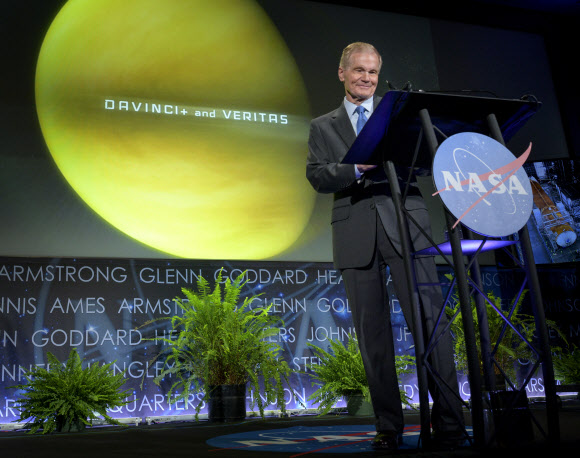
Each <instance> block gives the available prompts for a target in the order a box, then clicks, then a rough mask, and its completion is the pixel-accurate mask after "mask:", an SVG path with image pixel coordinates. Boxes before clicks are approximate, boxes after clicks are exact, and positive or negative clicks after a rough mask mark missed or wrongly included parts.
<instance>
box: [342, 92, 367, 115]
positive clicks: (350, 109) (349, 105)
mask: <svg viewBox="0 0 580 458" xmlns="http://www.w3.org/2000/svg"><path fill="white" fill-rule="evenodd" d="M361 105H362V106H363V107H365V110H367V112H368V113H371V114H372V112H373V107H374V97H369V98H368V99H366V100H365V101H364V102H362V103H361ZM357 106H358V105H357V104H356V103H352V102H351V101H349V100H347V98H346V97H345V98H344V107H345V108H346V112H347V113H348V115H349V116H352V114H353V113H354V110H356V107H357Z"/></svg>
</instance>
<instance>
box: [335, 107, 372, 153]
mask: <svg viewBox="0 0 580 458" xmlns="http://www.w3.org/2000/svg"><path fill="white" fill-rule="evenodd" d="M380 101H381V97H375V98H374V100H373V107H374V108H377V105H378V104H379V102H380ZM332 127H333V128H334V130H335V131H336V133H337V134H338V136H339V137H340V138H342V141H343V142H344V144H345V145H346V147H347V149H350V147H351V146H352V144H353V143H354V141H355V140H356V134H355V132H354V129H353V128H352V123H351V122H350V118H349V116H348V113H347V112H346V108H344V103H343V104H342V105H340V107H339V108H338V109H337V110H336V111H335V115H334V116H333V122H332Z"/></svg>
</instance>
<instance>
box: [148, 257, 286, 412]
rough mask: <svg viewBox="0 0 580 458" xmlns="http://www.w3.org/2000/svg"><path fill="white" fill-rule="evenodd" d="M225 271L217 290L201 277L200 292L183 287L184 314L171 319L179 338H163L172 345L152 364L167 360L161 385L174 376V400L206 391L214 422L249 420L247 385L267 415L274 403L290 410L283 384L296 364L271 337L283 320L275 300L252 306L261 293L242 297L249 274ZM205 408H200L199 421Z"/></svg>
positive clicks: (171, 395)
mask: <svg viewBox="0 0 580 458" xmlns="http://www.w3.org/2000/svg"><path fill="white" fill-rule="evenodd" d="M222 270H223V269H222ZM222 270H220V271H219V273H218V275H217V278H216V281H215V286H214V287H213V288H211V287H210V285H209V282H208V281H207V280H206V279H204V278H203V277H202V276H200V277H199V279H198V282H197V291H195V290H193V289H188V288H182V292H183V294H184V296H185V297H183V298H179V297H178V298H176V299H175V302H176V303H177V305H178V306H179V308H180V313H179V314H177V315H175V316H173V317H168V318H167V319H169V320H170V323H171V328H172V330H173V334H174V335H175V336H176V338H173V339H169V338H167V339H161V340H162V341H163V342H165V343H166V344H167V346H166V348H165V349H164V350H162V351H160V352H159V353H158V354H157V355H156V356H155V358H154V359H153V360H152V361H151V363H153V362H154V361H156V360H159V359H163V360H165V362H166V363H167V364H166V365H165V367H166V369H165V370H163V371H162V372H161V373H160V374H159V375H158V376H157V377H156V378H155V379H154V382H155V383H156V384H158V385H160V384H161V383H162V382H163V380H165V379H166V378H169V377H171V378H172V380H173V383H172V384H171V387H170V389H169V392H168V395H169V398H170V399H171V402H177V401H178V400H181V399H188V397H189V395H190V393H198V392H201V391H203V393H204V395H203V399H202V401H205V402H208V407H209V414H208V416H209V419H210V420H211V421H236V420H241V419H243V418H244V417H245V416H246V408H245V407H246V387H247V385H249V387H250V388H251V389H252V390H253V391H254V393H255V396H253V398H252V400H251V404H250V407H251V408H252V409H253V408H254V407H255V406H256V404H257V406H258V408H259V411H260V415H261V416H262V417H263V416H264V407H266V406H268V405H269V404H272V403H275V404H276V405H277V407H278V408H279V409H280V410H281V411H282V412H285V410H286V409H285V402H284V387H283V383H284V382H288V376H289V374H290V368H289V367H288V364H287V363H286V361H284V360H283V359H282V358H281V355H280V353H281V350H282V349H281V347H280V346H279V344H278V343H276V342H272V341H269V339H268V338H269V337H271V336H275V335H277V334H278V327H277V326H278V325H279V324H281V320H280V319H279V318H278V317H276V316H274V315H272V314H271V313H270V312H271V307H272V304H270V305H268V306H256V305H255V304H252V301H253V300H254V299H255V298H256V297H257V295H252V296H250V297H246V298H244V299H243V301H242V300H241V299H240V295H241V290H242V288H243V286H244V285H245V281H244V276H245V272H242V273H241V274H240V275H239V276H238V277H237V278H236V279H235V280H234V281H231V280H230V279H229V278H226V279H225V281H224V280H223V277H222ZM161 319H162V320H163V319H165V318H161ZM154 321H157V320H154ZM150 323H151V322H149V323H146V325H147V324H150ZM151 340H153V339H151ZM228 401H233V402H237V405H233V406H230V405H229V404H228ZM201 406H202V403H201V402H200V403H198V404H197V406H196V419H197V418H198V414H199V412H200V409H201Z"/></svg>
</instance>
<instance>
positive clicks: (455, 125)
mask: <svg viewBox="0 0 580 458" xmlns="http://www.w3.org/2000/svg"><path fill="white" fill-rule="evenodd" d="M539 107H540V104H539V103H538V102H537V101H524V100H511V99H497V98H486V97H472V96H464V95H449V94H438V93H425V92H405V91H390V92H387V93H386V94H385V96H384V97H383V99H382V100H381V102H380V104H379V105H378V106H377V108H376V109H375V111H374V113H373V115H372V116H371V117H370V118H369V120H368V122H367V123H366V125H365V127H364V128H363V130H362V131H361V133H360V134H359V136H358V137H357V139H356V141H355V142H354V144H353V145H352V147H351V149H350V150H349V152H348V154H347V155H346V157H345V158H344V160H343V163H349V164H376V165H383V168H384V172H385V173H386V176H387V178H388V180H389V184H390V188H391V193H392V196H393V202H394V204H395V209H396V211H397V217H398V227H399V231H400V237H401V241H402V246H403V253H402V254H403V257H404V261H405V269H406V272H407V278H408V279H409V281H408V284H407V285H406V286H407V288H408V290H409V293H410V297H412V298H413V303H412V304H411V305H412V310H413V321H414V324H415V329H418V330H419V329H423V327H422V323H421V320H420V316H421V315H420V309H419V295H418V293H417V285H416V284H415V280H414V278H415V276H414V272H413V263H412V262H411V259H412V256H414V255H418V254H424V253H411V243H410V237H409V226H408V224H409V223H412V224H416V223H415V222H414V221H413V219H412V218H411V217H410V215H408V214H407V212H406V210H405V208H404V205H403V201H404V199H405V197H406V196H405V194H406V190H405V192H404V193H403V194H402V193H401V189H400V186H399V180H398V178H397V172H396V168H395V167H398V168H400V167H406V168H409V170H410V171H411V172H412V170H413V168H415V167H420V168H423V169H431V165H432V161H433V158H434V156H435V152H436V151H437V148H438V146H439V142H438V139H437V135H439V136H440V137H442V138H446V137H449V136H451V135H454V134H457V133H460V132H476V133H481V134H484V135H488V136H490V137H491V138H493V139H495V140H496V141H498V142H500V143H502V144H505V143H504V142H505V140H507V139H509V138H511V137H512V136H513V134H514V133H515V132H517V130H518V129H519V128H520V127H521V126H522V125H523V124H524V123H525V122H526V121H527V120H528V119H529V118H530V117H531V116H532V115H533V114H534V113H535V112H536V111H537V110H538V109H539ZM411 172H410V174H409V179H410V178H411ZM445 213H446V221H447V229H448V231H449V244H450V247H451V250H450V251H451V254H452V262H451V261H450V260H449V259H448V258H447V257H446V254H445V253H444V252H443V251H442V250H441V249H440V247H437V246H435V243H434V242H433V241H432V240H431V239H430V238H429V236H428V235H427V234H424V235H425V236H426V237H427V238H428V239H429V240H431V242H432V244H433V245H434V247H433V248H432V250H436V251H437V252H438V253H439V254H441V255H443V256H444V259H445V260H446V261H447V262H448V263H449V264H450V265H451V266H452V267H453V270H454V277H455V279H454V281H456V284H457V289H458V295H459V303H460V309H461V313H462V316H463V317H464V318H463V327H464V333H465V341H466V352H467V363H468V372H469V374H468V376H469V384H470V390H471V415H472V422H473V443H474V444H475V445H476V446H486V445H489V444H490V443H491V439H493V437H491V438H490V437H489V435H488V434H487V433H486V428H485V426H486V425H485V421H484V406H483V390H482V379H481V375H480V362H479V358H478V354H477V346H476V344H477V343H476V341H475V328H474V323H473V320H471V319H467V317H471V316H472V312H471V295H470V285H471V288H473V290H474V291H476V292H477V293H478V294H476V295H477V296H482V295H483V294H484V293H483V291H482V288H481V278H480V274H479V265H478V263H477V254H478V253H479V252H481V251H482V250H484V247H485V246H486V243H487V241H488V240H487V237H484V240H483V241H481V243H480V245H479V248H478V249H477V250H476V251H475V254H473V253H468V252H466V251H465V250H464V249H463V248H462V240H461V238H460V235H459V225H458V226H457V227H455V228H454V224H455V222H456V220H455V218H454V217H453V216H452V214H451V213H450V212H449V211H446V212H445ZM405 216H406V217H405ZM419 229H420V230H422V228H420V227H419ZM463 231H464V232H467V233H468V236H469V238H471V239H473V236H472V235H471V233H470V232H469V231H468V230H467V228H464V230H463ZM484 235H485V234H484ZM512 238H514V237H512ZM516 239H517V240H512V241H506V242H505V243H503V245H504V246H505V245H510V244H515V243H519V244H520V245H521V251H522V253H523V263H521V262H518V260H517V259H515V258H514V261H515V263H516V264H519V266H520V267H521V268H522V269H524V270H525V273H526V276H525V277H526V278H525V280H524V282H527V283H528V287H529V288H530V291H531V299H532V308H533V312H534V317H535V322H536V329H537V330H538V333H539V338H538V350H537V351H536V355H537V357H538V362H537V363H536V365H535V366H534V369H533V370H534V371H535V370H536V369H537V368H538V365H539V364H540V363H541V365H542V369H543V374H544V381H545V389H546V409H547V417H548V439H549V440H551V441H557V440H559V423H558V413H557V403H556V399H557V398H556V391H555V383H554V372H553V367H552V360H551V354H550V348H549V344H548V331H547V328H546V322H545V315H544V309H543V304H542V299H541V294H540V287H539V282H538V277H537V272H536V270H535V264H534V260H533V253H532V249H531V244H530V240H529V235H528V232H527V227H526V226H525V225H524V227H523V228H522V229H521V230H520V231H519V233H518V234H517V237H516ZM470 242H473V240H470ZM466 255H469V265H466V263H465V261H464V256H466ZM468 271H469V272H470V273H471V275H468ZM475 302H476V309H477V314H478V322H479V326H480V328H479V330H480V336H481V338H480V345H481V354H482V359H483V375H484V379H485V387H486V390H487V391H494V390H495V384H494V380H493V376H492V375H493V369H492V364H493V352H492V350H491V348H490V342H489V330H488V328H487V315H486V313H487V312H486V310H485V305H484V303H483V299H482V298H481V297H479V298H478V299H477V300H476V301H475ZM496 310H497V309H496ZM497 312H498V313H500V315H501V316H502V318H503V319H504V320H505V322H506V324H505V326H510V321H509V317H506V316H505V315H503V314H502V313H501V311H499V310H497ZM443 313H444V307H442V309H441V314H440V318H441V316H442V314H443ZM436 331H437V330H436ZM436 331H434V334H435V333H436ZM446 331H447V330H446V329H445V330H443V332H446ZM416 334H417V335H415V336H413V338H414V343H415V355H416V362H417V377H418V385H419V401H420V414H421V440H422V443H423V446H427V447H428V445H429V443H430V416H429V415H430V414H429V403H428V399H429V398H428V390H427V371H430V372H431V373H432V374H433V371H432V369H431V368H430V366H429V364H428V362H427V356H428V354H429V352H430V351H432V349H433V346H434V345H436V340H437V339H433V336H430V337H429V341H428V342H427V344H426V343H425V341H424V338H423V334H422V333H420V332H418V333H416ZM528 344H529V343H528ZM434 375H435V376H436V374H434ZM530 378H531V375H530V376H529V377H528V378H527V379H526V381H525V383H524V386H523V387H522V388H521V389H519V391H516V393H517V395H516V396H515V397H514V399H513V405H512V406H511V407H512V408H513V407H514V406H515V405H516V404H517V402H518V398H519V397H520V396H523V397H524V398H525V387H526V385H527V383H528V382H529V380H530ZM512 388H513V389H514V390H516V389H515V387H514V386H513V385H512ZM470 440H471V439H470Z"/></svg>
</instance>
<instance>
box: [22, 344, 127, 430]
mask: <svg viewBox="0 0 580 458" xmlns="http://www.w3.org/2000/svg"><path fill="white" fill-rule="evenodd" d="M47 360H48V366H47V368H43V367H35V368H33V369H32V370H30V371H27V372H26V373H25V375H24V377H25V378H26V380H27V383H25V384H20V385H15V386H14V387H12V388H18V389H20V390H23V394H22V397H21V399H19V400H18V402H17V404H16V405H17V408H18V409H19V411H20V417H19V418H18V419H17V420H14V421H16V422H23V421H25V422H26V427H27V428H28V427H30V433H32V434H33V433H36V432H37V431H38V430H39V429H41V428H42V432H43V434H46V433H50V432H52V431H54V430H55V429H56V430H62V431H65V432H67V431H72V430H74V429H75V425H76V427H77V428H78V427H84V425H89V424H90V423H89V422H88V419H89V418H93V417H95V414H98V415H101V416H102V417H103V418H104V419H105V420H106V421H107V422H109V423H111V424H115V425H119V424H120V423H119V422H118V421H117V420H115V419H114V418H111V417H110V416H109V415H108V414H107V411H108V410H109V409H112V408H114V407H120V406H124V405H126V404H127V403H128V402H129V401H126V400H125V399H126V398H127V397H128V396H130V395H131V394H132V392H131V391H129V390H125V391H120V388H121V386H122V385H123V384H124V383H125V379H124V375H123V373H118V374H114V373H113V370H112V369H111V365H112V364H113V363H109V364H104V365H98V364H91V365H88V366H87V367H86V368H85V369H83V367H82V366H83V360H81V358H80V356H79V354H78V353H77V351H76V349H75V348H73V349H72V350H71V352H70V353H69V356H68V359H67V361H66V364H64V365H63V364H61V363H60V362H59V361H58V359H57V358H56V357H55V356H54V355H53V354H52V353H50V352H49V353H47Z"/></svg>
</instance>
